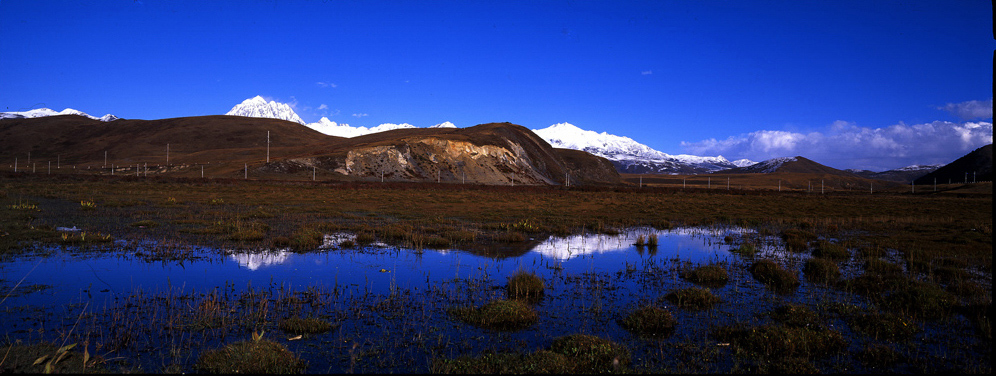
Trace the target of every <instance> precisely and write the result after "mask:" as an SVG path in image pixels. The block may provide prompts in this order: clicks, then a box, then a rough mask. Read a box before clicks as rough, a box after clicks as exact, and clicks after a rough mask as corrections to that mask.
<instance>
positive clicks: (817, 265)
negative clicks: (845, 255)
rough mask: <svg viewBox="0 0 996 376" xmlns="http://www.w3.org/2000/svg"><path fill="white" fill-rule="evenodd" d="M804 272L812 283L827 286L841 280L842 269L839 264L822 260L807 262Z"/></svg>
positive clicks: (815, 259)
mask: <svg viewBox="0 0 996 376" xmlns="http://www.w3.org/2000/svg"><path fill="white" fill-rule="evenodd" d="M802 272H803V274H805V275H806V278H807V279H809V280H810V281H812V282H816V283H822V284H826V285H832V284H834V283H836V282H837V280H839V279H840V268H838V267H837V263H835V262H833V261H831V260H827V259H822V258H811V259H809V260H806V264H805V265H804V266H803V267H802Z"/></svg>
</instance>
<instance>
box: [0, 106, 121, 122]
mask: <svg viewBox="0 0 996 376" xmlns="http://www.w3.org/2000/svg"><path fill="white" fill-rule="evenodd" d="M60 115H78V116H83V117H87V118H90V119H93V120H100V121H114V120H118V117H117V116H114V115H111V114H107V115H104V116H101V117H96V116H91V115H89V114H87V113H85V112H83V111H80V110H74V109H72V108H67V109H65V110H62V111H55V110H52V109H49V108H36V109H34V110H29V111H21V112H0V119H23V118H37V117H45V116H60Z"/></svg>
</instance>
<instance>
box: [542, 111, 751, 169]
mask: <svg viewBox="0 0 996 376" xmlns="http://www.w3.org/2000/svg"><path fill="white" fill-rule="evenodd" d="M533 132H534V133H536V135H537V136H540V138H542V139H544V140H546V141H547V142H549V143H550V145H551V146H553V147H555V148H563V149H575V150H582V151H586V152H588V153H591V154H594V155H597V156H600V157H603V158H605V159H608V160H609V161H612V163H613V164H614V165H615V166H616V169H618V170H619V171H622V172H633V173H647V172H651V173H701V172H713V171H719V170H724V169H727V168H733V167H737V166H738V165H737V163H732V162H730V161H728V160H726V158H723V156H716V157H700V156H695V155H687V154H680V155H670V154H667V153H664V152H661V151H657V150H654V149H652V148H651V147H649V146H647V145H644V144H641V143H639V142H636V141H634V140H633V139H632V138H629V137H624V136H616V135H613V134H609V133H607V132H602V133H598V132H594V131H588V130H584V129H581V128H578V127H577V126H575V125H574V124H571V123H558V124H554V125H551V126H549V127H546V128H543V129H534V130H533ZM737 162H738V163H740V164H745V165H750V164H753V163H754V162H752V161H749V160H746V159H744V160H739V161H737Z"/></svg>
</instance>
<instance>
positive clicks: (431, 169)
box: [335, 137, 556, 185]
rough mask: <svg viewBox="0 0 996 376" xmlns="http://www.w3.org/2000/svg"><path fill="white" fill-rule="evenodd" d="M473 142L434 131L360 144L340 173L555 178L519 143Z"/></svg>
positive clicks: (505, 180)
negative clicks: (438, 135)
mask: <svg viewBox="0 0 996 376" xmlns="http://www.w3.org/2000/svg"><path fill="white" fill-rule="evenodd" d="M508 144H509V145H508V146H507V147H501V146H494V145H475V144H473V143H471V142H468V141H458V140H447V139H440V138H435V137H426V138H409V139H405V140H403V143H402V144H401V145H380V146H369V147H360V148H356V149H353V150H350V151H348V152H347V153H346V156H345V158H344V159H343V161H342V164H341V166H340V167H337V168H336V169H335V172H338V173H340V174H342V175H348V176H354V177H373V178H379V177H381V176H383V177H384V179H388V180H413V181H419V180H424V181H436V180H437V179H438V180H439V181H459V182H464V181H466V182H468V183H478V184H498V185H501V184H556V182H555V181H554V180H553V179H551V178H550V177H549V176H544V174H542V173H541V172H540V171H538V170H537V169H536V168H535V167H534V166H535V165H536V164H535V163H534V161H533V160H532V159H531V158H530V156H529V154H528V153H526V152H525V150H524V149H523V148H522V147H521V146H520V145H518V144H516V143H513V142H508Z"/></svg>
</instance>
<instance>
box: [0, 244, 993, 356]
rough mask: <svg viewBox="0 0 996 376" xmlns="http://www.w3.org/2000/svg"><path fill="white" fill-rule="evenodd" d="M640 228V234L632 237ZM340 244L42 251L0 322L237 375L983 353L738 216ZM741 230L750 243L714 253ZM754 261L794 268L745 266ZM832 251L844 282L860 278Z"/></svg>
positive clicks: (21, 269) (21, 339)
mask: <svg viewBox="0 0 996 376" xmlns="http://www.w3.org/2000/svg"><path fill="white" fill-rule="evenodd" d="M650 236H656V237H657V239H658V241H657V242H658V244H657V245H656V246H646V245H640V246H638V245H635V244H637V243H638V242H637V240H638V239H639V238H641V237H643V238H644V239H646V238H647V237H650ZM351 241H355V235H352V234H348V233H333V234H328V235H327V236H325V237H324V241H323V244H322V245H321V246H320V247H318V248H317V249H315V250H312V251H309V252H294V251H291V250H290V249H289V248H288V249H269V250H262V251H252V252H248V251H239V250H224V249H207V248H196V247H194V248H193V249H190V250H189V251H186V252H188V254H189V255H190V257H188V258H187V259H186V260H184V261H168V260H156V259H150V258H149V257H148V255H149V254H151V253H154V251H153V249H154V248H155V247H156V246H157V245H156V244H153V243H145V244H143V243H129V242H126V241H117V242H113V243H112V244H106V245H100V246H95V247H79V246H65V247H40V248H38V249H35V250H34V251H33V252H31V253H28V254H24V255H21V256H17V257H13V258H11V259H8V260H6V261H4V262H3V263H2V264H0V267H2V269H3V275H4V277H5V280H4V281H3V287H4V290H5V291H10V290H12V292H13V294H12V295H11V296H8V297H7V298H6V299H5V301H4V302H3V306H2V309H3V314H4V325H3V326H4V330H5V332H6V333H7V339H8V341H10V342H11V343H12V344H31V343H38V342H52V343H55V344H56V345H63V346H64V344H70V343H71V344H78V345H77V346H76V348H75V349H74V350H72V351H75V352H76V353H77V354H74V355H75V356H69V357H66V358H64V359H62V360H60V363H62V362H65V363H70V362H76V363H80V364H83V363H84V362H83V359H84V358H83V355H82V354H83V353H82V352H81V351H82V349H84V348H85V351H86V353H87V354H89V357H90V363H87V367H88V368H86V369H88V370H96V369H110V370H113V371H136V370H140V371H145V372H175V371H198V370H200V371H221V372H230V371H235V370H241V371H247V370H250V368H242V367H250V366H251V365H250V364H254V362H255V360H253V361H249V359H260V357H261V356H262V355H256V356H249V355H248V354H249V353H250V352H252V351H261V352H265V353H267V354H271V353H285V354H284V357H279V356H276V355H272V354H271V355H267V356H273V357H274V358H273V360H272V362H273V363H274V364H272V365H271V366H273V367H287V368H275V369H278V370H286V371H292V372H297V371H304V372H311V373H318V372H426V371H439V372H465V371H488V372H490V371H520V372H536V371H543V370H554V371H564V372H567V371H596V370H602V369H603V368H604V370H606V371H627V370H631V371H639V370H644V371H672V372H731V371H747V370H757V371H777V370H782V369H788V370H791V371H806V370H819V371H822V372H875V371H900V372H905V371H910V372H912V371H918V370H926V371H940V370H946V369H954V370H962V371H969V372H973V371H974V372H983V371H985V370H986V369H987V368H986V367H989V360H988V359H989V358H988V351H990V350H989V349H990V348H991V347H990V345H989V340H987V339H985V338H984V337H983V336H981V335H980V334H979V333H978V328H976V327H973V323H972V321H971V320H970V319H968V318H967V317H966V316H965V314H964V313H959V312H955V309H954V308H955V305H956V302H954V301H951V302H948V307H940V308H939V309H940V310H942V311H944V312H938V313H937V314H936V317H929V318H927V317H919V316H918V315H917V314H916V313H911V312H903V311H902V310H900V311H896V312H890V311H883V310H881V309H880V308H878V306H879V305H880V304H878V303H877V302H876V301H875V299H874V298H871V297H867V296H862V295H861V294H855V293H853V292H852V291H853V288H848V287H844V288H840V287H831V286H828V285H827V284H826V283H822V282H812V281H810V280H809V278H807V274H806V273H804V272H803V269H804V266H805V265H807V262H809V261H811V260H813V258H812V257H811V255H808V254H804V253H796V252H790V251H786V250H785V249H784V248H785V247H784V242H783V241H782V240H781V239H780V238H778V237H777V236H761V235H759V234H757V233H756V232H753V231H750V230H745V229H742V228H732V227H729V228H728V227H712V228H677V229H672V230H655V229H653V228H635V229H627V230H624V231H622V232H621V233H620V234H618V235H605V234H581V235H573V236H567V237H548V238H545V239H533V240H532V241H531V243H532V244H530V245H529V246H528V248H529V249H528V250H527V251H525V252H524V253H522V254H521V255H519V256H515V257H491V256H486V255H484V256H482V255H477V254H474V253H473V252H470V251H464V250H459V249H440V250H432V249H423V250H412V249H405V248H398V247H392V246H389V245H386V244H383V243H381V242H379V241H375V242H374V243H372V244H370V245H368V246H363V247H356V246H354V247H344V246H342V244H343V243H348V242H351ZM742 244H754V245H753V246H754V247H756V248H757V249H758V251H757V253H755V254H753V256H749V257H743V256H741V255H738V254H736V253H735V252H730V250H731V249H739V248H740V247H741V246H742ZM887 258H888V257H887V256H885V259H887ZM883 262H888V261H883ZM769 263H770V264H771V267H772V268H775V269H778V268H782V269H784V270H787V271H788V272H789V273H788V274H790V275H791V276H792V277H791V278H794V282H793V283H787V284H786V285H787V287H786V286H782V284H785V283H783V282H772V281H774V280H776V279H774V278H777V277H771V278H769V277H762V276H759V275H755V274H753V273H758V272H757V271H756V269H757V268H756V267H754V266H756V265H762V264H765V265H766V264H769ZM837 265H841V268H842V269H843V271H842V273H843V274H842V275H841V278H843V279H845V280H849V281H855V280H856V278H857V277H859V276H862V275H868V272H862V271H861V270H859V269H861V268H860V267H856V266H851V265H850V263H849V262H847V261H846V260H841V262H840V263H839V264H837ZM697 272H698V273H699V274H701V275H698V274H696V273H697ZM897 272H898V271H897ZM900 273H901V272H900ZM517 274H524V275H530V276H533V277H535V278H537V279H538V280H540V281H541V282H540V287H539V288H538V291H539V293H535V294H532V295H531V296H529V294H523V295H524V297H519V296H518V295H519V294H516V293H513V292H512V291H511V290H510V288H509V286H510V285H511V278H512V277H513V276H515V275H517ZM16 276H21V277H23V279H22V280H16V281H15V280H12V279H11V277H16ZM904 278H905V277H904ZM14 284H17V285H16V288H14ZM845 285H846V283H845ZM848 290H852V291H848ZM939 293H941V294H946V293H945V292H944V291H940V292H939ZM950 298H951V299H957V298H956V297H955V296H954V295H951V297H950ZM914 304H919V303H914ZM508 306H514V307H508ZM489 309H490V311H488V310H489ZM648 312H649V313H648ZM655 312H656V313H655ZM654 314H657V315H665V316H666V318H661V317H657V316H653V315H654ZM504 315H508V317H505V316H504ZM641 315H642V316H641ZM931 315H933V313H931ZM644 316H646V317H644ZM871 319H877V320H881V321H882V322H883V323H885V324H887V325H884V326H888V325H891V326H899V325H901V327H898V328H891V327H890V328H883V325H882V324H868V323H867V321H868V320H871ZM572 335H585V336H593V337H592V338H587V339H589V340H593V338H594V337H597V339H599V340H604V341H606V342H605V343H607V344H609V343H611V344H612V346H616V347H615V350H613V351H611V352H610V354H609V355H606V358H604V359H601V360H600V361H596V360H592V361H591V364H589V365H588V367H592V368H590V369H577V368H572V367H575V366H576V365H577V364H580V363H578V361H577V360H575V359H572V357H576V356H582V355H578V354H569V353H563V352H556V350H552V349H551V346H552V344H554V343H557V341H558V340H561V341H562V340H564V339H566V338H569V336H572ZM570 338H573V339H577V338H575V337H570ZM263 341H267V342H263ZM264 344H265V345H266V347H265V348H261V349H254V348H252V346H264ZM9 346H11V345H10V344H8V347H9ZM226 346H230V347H227V348H226ZM231 346H234V347H231ZM607 346H608V345H607ZM53 349H54V348H53ZM226 349H227V350H226ZM50 350H52V349H50ZM219 354H221V355H224V354H228V355H225V356H221V355H219ZM233 354H242V355H245V357H246V359H242V358H239V357H237V356H235V355H233ZM610 355H611V356H610ZM543 356H548V357H550V359H545V358H544V359H536V357H543ZM239 359H241V360H239ZM95 360H99V361H95ZM241 363H247V364H241ZM254 366H259V365H254ZM97 367H100V368H97ZM530 367H539V368H530ZM256 370H262V369H256Z"/></svg>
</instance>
